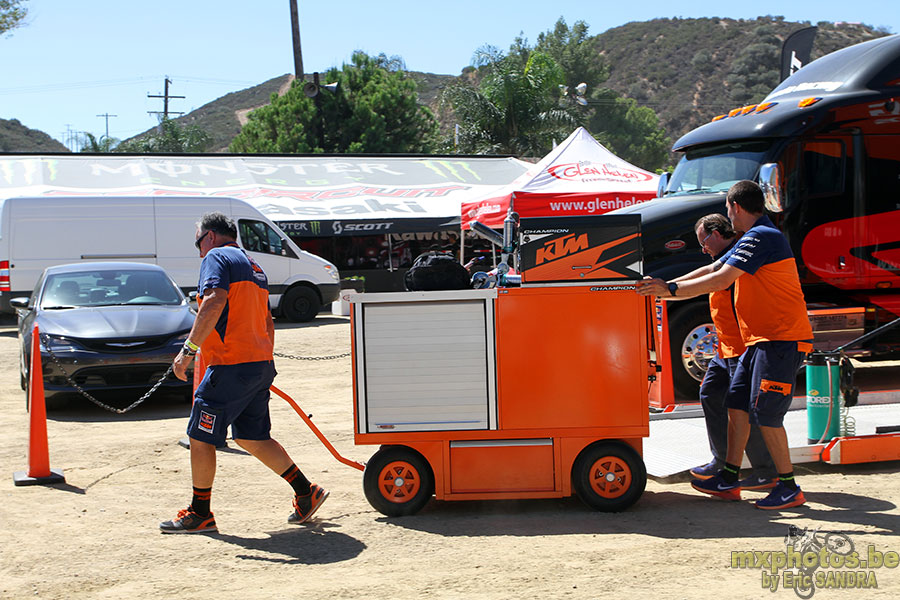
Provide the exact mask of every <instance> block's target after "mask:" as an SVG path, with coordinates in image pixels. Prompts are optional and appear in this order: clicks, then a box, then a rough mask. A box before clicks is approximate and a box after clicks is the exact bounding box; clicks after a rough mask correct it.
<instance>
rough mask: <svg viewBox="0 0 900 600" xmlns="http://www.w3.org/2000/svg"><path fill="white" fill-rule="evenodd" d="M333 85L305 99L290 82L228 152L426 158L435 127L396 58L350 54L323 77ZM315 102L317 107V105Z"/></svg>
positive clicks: (256, 114) (256, 115)
mask: <svg viewBox="0 0 900 600" xmlns="http://www.w3.org/2000/svg"><path fill="white" fill-rule="evenodd" d="M324 80H325V81H327V82H337V84H338V86H337V89H336V90H335V92H334V93H331V92H329V91H326V90H324V89H320V90H319V94H318V96H316V97H315V99H313V98H309V97H307V96H306V95H305V94H304V92H303V82H301V81H295V82H294V84H293V85H292V86H291V89H290V90H288V92H287V93H286V94H285V95H284V96H280V97H279V96H277V95H276V94H273V95H272V102H271V104H269V105H267V106H263V107H260V108H258V109H256V110H255V111H253V112H251V113H250V115H249V121H248V123H247V124H246V125H245V126H244V128H243V129H242V130H241V133H240V134H238V136H237V137H236V138H235V139H234V140H233V141H232V142H231V146H230V149H231V151H232V152H273V153H282V152H286V153H324V152H327V153H360V152H372V153H427V152H429V151H431V149H432V147H433V146H434V143H435V136H436V132H437V123H436V121H435V119H434V116H433V115H432V114H431V111H430V110H428V108H426V107H424V106H421V105H419V104H418V96H417V94H416V84H415V82H414V81H413V80H412V79H411V78H409V77H407V76H406V73H405V72H404V65H403V61H402V60H401V59H400V58H399V57H390V58H388V57H386V56H384V55H380V56H378V57H370V56H368V55H366V54H365V53H363V52H355V53H354V54H353V57H352V59H351V62H350V64H345V65H343V67H342V68H341V69H340V70H338V69H335V68H332V69H330V70H329V71H328V72H327V73H325V75H324ZM317 103H318V106H317Z"/></svg>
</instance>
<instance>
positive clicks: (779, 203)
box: [759, 163, 784, 213]
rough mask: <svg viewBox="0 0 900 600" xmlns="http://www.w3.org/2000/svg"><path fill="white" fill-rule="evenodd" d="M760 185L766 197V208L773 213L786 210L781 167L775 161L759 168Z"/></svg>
mask: <svg viewBox="0 0 900 600" xmlns="http://www.w3.org/2000/svg"><path fill="white" fill-rule="evenodd" d="M759 187H760V188H762V191H763V194H764V195H765V197H766V210H768V211H769V212H773V213H780V212H782V211H784V200H783V198H784V197H783V196H782V194H781V168H780V167H779V166H778V165H777V164H775V163H766V164H764V165H762V166H761V167H760V168H759Z"/></svg>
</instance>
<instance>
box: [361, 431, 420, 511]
mask: <svg viewBox="0 0 900 600" xmlns="http://www.w3.org/2000/svg"><path fill="white" fill-rule="evenodd" d="M363 492H364V493H365V495H366V500H368V501H369V504H371V505H372V506H373V507H374V508H375V509H376V510H377V511H378V512H380V513H381V514H383V515H387V516H389V517H402V516H405V515H412V514H415V513H417V512H419V511H420V510H421V509H422V507H423V506H425V505H426V504H427V503H428V501H429V500H431V496H432V495H433V494H434V474H433V473H432V472H431V467H430V466H429V464H428V461H427V460H425V459H424V458H422V455H421V454H419V453H418V452H415V451H413V450H411V449H410V448H407V447H405V446H388V447H386V448H382V449H381V450H379V451H378V452H376V453H375V455H374V456H373V457H372V458H371V460H369V462H367V463H366V470H365V472H363Z"/></svg>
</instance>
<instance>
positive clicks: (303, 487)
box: [281, 465, 310, 496]
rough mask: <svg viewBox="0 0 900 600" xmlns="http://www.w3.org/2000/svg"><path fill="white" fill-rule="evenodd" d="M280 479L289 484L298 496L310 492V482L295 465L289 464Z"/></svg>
mask: <svg viewBox="0 0 900 600" xmlns="http://www.w3.org/2000/svg"><path fill="white" fill-rule="evenodd" d="M281 477H282V479H284V480H285V481H287V482H288V483H289V484H291V487H292V488H294V493H295V494H297V495H298V496H306V495H307V494H309V492H310V488H309V486H310V482H309V479H307V478H306V476H305V475H303V473H302V472H301V471H300V469H298V468H297V465H291V466H290V467H288V470H287V471H285V472H284V473H282V474H281Z"/></svg>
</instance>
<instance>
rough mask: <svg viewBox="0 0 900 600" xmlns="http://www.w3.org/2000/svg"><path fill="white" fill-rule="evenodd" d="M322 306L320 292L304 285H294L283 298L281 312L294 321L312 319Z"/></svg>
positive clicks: (301, 321)
mask: <svg viewBox="0 0 900 600" xmlns="http://www.w3.org/2000/svg"><path fill="white" fill-rule="evenodd" d="M321 306H322V303H321V301H320V300H319V294H317V293H316V291H315V290H313V289H311V288H308V287H306V286H303V285H298V286H294V287H292V288H291V289H289V290H288V291H287V293H286V294H285V295H284V298H282V299H281V313H282V314H283V315H284V316H285V318H287V320H288V321H293V322H294V323H306V322H308V321H312V320H313V319H315V318H316V315H317V314H319V308H321Z"/></svg>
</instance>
